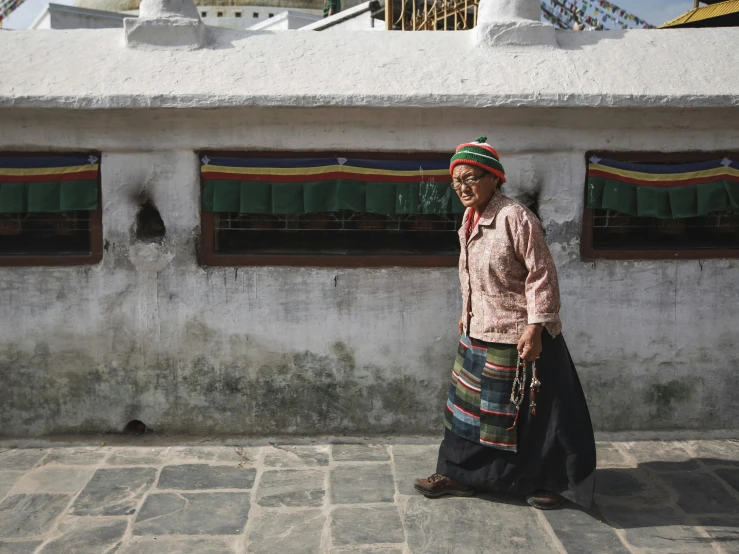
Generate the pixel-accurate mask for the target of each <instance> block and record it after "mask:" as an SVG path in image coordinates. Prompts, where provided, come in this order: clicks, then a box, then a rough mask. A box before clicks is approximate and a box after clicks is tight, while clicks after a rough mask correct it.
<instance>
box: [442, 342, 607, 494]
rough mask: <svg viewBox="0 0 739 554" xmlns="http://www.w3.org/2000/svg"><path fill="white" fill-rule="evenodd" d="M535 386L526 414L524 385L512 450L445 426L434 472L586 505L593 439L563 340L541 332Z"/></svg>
mask: <svg viewBox="0 0 739 554" xmlns="http://www.w3.org/2000/svg"><path fill="white" fill-rule="evenodd" d="M536 366H537V370H538V377H539V380H540V381H541V388H540V390H539V392H538V393H537V394H536V415H535V416H534V415H531V414H530V413H529V394H528V383H527V392H526V397H525V399H524V402H523V404H522V405H521V413H520V415H519V418H518V423H517V428H518V452H507V451H505V450H499V449H496V448H491V447H489V446H483V445H481V444H480V443H475V442H471V441H469V440H467V439H464V438H462V437H460V436H457V435H455V434H454V433H452V432H451V431H449V430H448V429H447V430H446V432H445V434H444V440H443V441H442V443H441V447H440V448H439V461H438V462H437V466H436V472H437V473H440V474H442V475H446V476H447V477H450V478H452V479H454V480H455V481H457V482H459V483H463V484H465V485H470V486H472V487H474V488H475V489H476V490H478V491H481V492H482V491H485V492H510V493H520V494H528V493H530V492H534V491H536V490H546V491H549V492H555V493H558V494H560V495H562V496H564V497H565V498H567V499H569V500H571V501H573V502H575V503H577V504H580V505H582V506H584V507H586V508H587V507H589V506H590V503H591V501H592V497H593V484H594V480H595V438H594V436H593V426H592V424H591V422H590V413H589V412H588V405H587V402H586V401H585V395H584V394H583V391H582V386H581V385H580V380H579V379H578V377H577V372H576V371H575V364H573V362H572V358H571V357H570V352H569V350H568V349H567V345H566V344H565V341H564V338H563V337H562V335H561V334H560V335H558V336H557V337H556V338H552V337H551V335H549V333H548V332H547V331H546V330H544V331H543V332H542V352H541V355H540V358H539V360H537V362H536Z"/></svg>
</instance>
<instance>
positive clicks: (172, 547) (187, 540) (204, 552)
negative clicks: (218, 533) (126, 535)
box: [120, 536, 241, 554]
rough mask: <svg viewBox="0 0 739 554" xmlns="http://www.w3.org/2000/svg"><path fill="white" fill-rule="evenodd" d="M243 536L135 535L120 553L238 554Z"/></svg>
mask: <svg viewBox="0 0 739 554" xmlns="http://www.w3.org/2000/svg"><path fill="white" fill-rule="evenodd" d="M240 541H241V538H240V537H239V538H231V537H229V538H224V537H179V536H166V537H146V536H134V537H131V539H130V540H129V541H128V544H127V545H126V546H125V547H124V548H123V550H121V552H120V554H236V553H237V552H240V550H239V547H238V544H239V542H240Z"/></svg>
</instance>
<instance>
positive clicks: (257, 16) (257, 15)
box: [251, 12, 259, 19]
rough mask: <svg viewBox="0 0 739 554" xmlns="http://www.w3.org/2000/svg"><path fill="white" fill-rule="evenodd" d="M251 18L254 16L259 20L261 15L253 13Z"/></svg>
mask: <svg viewBox="0 0 739 554" xmlns="http://www.w3.org/2000/svg"><path fill="white" fill-rule="evenodd" d="M251 16H252V17H253V18H254V19H259V14H258V13H257V12H253V13H252V14H251Z"/></svg>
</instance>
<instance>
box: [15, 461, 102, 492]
mask: <svg viewBox="0 0 739 554" xmlns="http://www.w3.org/2000/svg"><path fill="white" fill-rule="evenodd" d="M93 472H94V469H92V468H78V467H40V468H37V469H34V470H31V471H29V472H28V473H26V474H25V475H24V476H23V478H22V479H21V480H20V481H18V482H17V483H16V484H15V486H14V487H13V490H12V491H11V492H12V493H13V494H19V493H28V494H32V493H36V492H51V493H54V492H58V493H76V492H78V491H79V490H81V489H82V487H84V486H85V485H86V484H87V482H88V481H89V480H90V477H92V474H93Z"/></svg>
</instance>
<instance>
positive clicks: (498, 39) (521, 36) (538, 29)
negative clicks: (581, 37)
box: [475, 19, 557, 48]
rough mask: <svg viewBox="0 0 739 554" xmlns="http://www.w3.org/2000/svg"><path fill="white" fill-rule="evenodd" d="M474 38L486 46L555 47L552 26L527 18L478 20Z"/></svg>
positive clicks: (555, 42)
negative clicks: (486, 21) (492, 20)
mask: <svg viewBox="0 0 739 554" xmlns="http://www.w3.org/2000/svg"><path fill="white" fill-rule="evenodd" d="M475 40H476V42H477V43H478V44H481V45H488V46H551V47H553V48H556V47H557V38H556V36H555V33H554V27H553V26H552V25H549V24H548V23H540V22H538V21H531V20H528V19H517V20H512V21H495V22H491V23H485V22H482V23H481V22H479V21H478V24H477V27H475Z"/></svg>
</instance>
